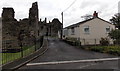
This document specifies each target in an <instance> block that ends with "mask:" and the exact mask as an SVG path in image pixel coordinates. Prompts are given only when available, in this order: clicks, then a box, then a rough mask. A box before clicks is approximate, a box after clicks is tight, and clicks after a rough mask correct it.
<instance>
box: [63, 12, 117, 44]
mask: <svg viewBox="0 0 120 71" xmlns="http://www.w3.org/2000/svg"><path fill="white" fill-rule="evenodd" d="M112 29H115V26H114V25H112V24H111V23H109V22H108V21H105V20H103V19H101V18H99V17H98V13H96V11H95V12H94V14H93V18H91V19H88V20H85V21H82V22H78V23H76V24H73V25H70V26H68V27H66V28H64V29H63V35H64V36H65V37H72V38H76V39H77V40H79V41H81V45H94V44H100V40H101V38H109V37H108V33H109V32H110V31H111V30H112ZM109 39H110V38H109ZM110 41H111V39H110ZM111 44H112V42H111Z"/></svg>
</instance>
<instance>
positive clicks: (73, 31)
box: [71, 27, 75, 35]
mask: <svg viewBox="0 0 120 71" xmlns="http://www.w3.org/2000/svg"><path fill="white" fill-rule="evenodd" d="M74 34H75V28H74V27H72V28H71V35H74Z"/></svg>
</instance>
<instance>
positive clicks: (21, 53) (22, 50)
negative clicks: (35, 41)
mask: <svg viewBox="0 0 120 71" xmlns="http://www.w3.org/2000/svg"><path fill="white" fill-rule="evenodd" d="M22 46H23V45H22V42H21V41H20V47H21V57H23V47H22Z"/></svg>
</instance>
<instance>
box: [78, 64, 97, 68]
mask: <svg viewBox="0 0 120 71" xmlns="http://www.w3.org/2000/svg"><path fill="white" fill-rule="evenodd" d="M94 65H97V64H90V65H85V66H81V67H80V69H82V68H86V67H89V66H94Z"/></svg>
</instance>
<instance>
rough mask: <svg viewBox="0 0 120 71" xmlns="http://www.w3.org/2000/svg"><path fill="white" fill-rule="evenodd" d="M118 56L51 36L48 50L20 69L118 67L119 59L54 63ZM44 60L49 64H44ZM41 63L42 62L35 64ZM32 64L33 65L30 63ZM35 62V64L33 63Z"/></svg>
mask: <svg viewBox="0 0 120 71" xmlns="http://www.w3.org/2000/svg"><path fill="white" fill-rule="evenodd" d="M116 57H117V56H113V55H109V54H103V53H97V52H93V51H87V50H83V49H80V48H75V47H74V46H71V45H69V44H66V43H65V42H63V41H60V40H58V39H55V38H49V44H48V50H47V52H46V53H45V54H44V55H42V56H40V57H38V58H36V59H35V60H33V61H31V62H30V63H28V64H26V65H24V66H22V67H21V68H19V69H118V68H119V67H118V60H113V61H100V62H83V63H80V62H76V63H74V62H73V63H69V62H68V63H61V64H57V63H56V64H52V63H55V62H60V61H62V62H64V61H77V60H87V59H88V60H91V59H105V58H116ZM43 62H45V63H48V62H49V63H48V64H42V63H43ZM34 63H41V64H34ZM30 64H31V65H30ZM32 64H34V65H32Z"/></svg>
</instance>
